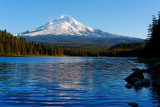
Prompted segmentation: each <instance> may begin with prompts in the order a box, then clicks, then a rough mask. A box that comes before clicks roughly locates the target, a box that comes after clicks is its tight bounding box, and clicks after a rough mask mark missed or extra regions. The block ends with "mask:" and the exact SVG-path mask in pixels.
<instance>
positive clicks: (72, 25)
mask: <svg viewBox="0 0 160 107" xmlns="http://www.w3.org/2000/svg"><path fill="white" fill-rule="evenodd" d="M38 35H75V36H88V37H110V38H115V37H121V36H118V35H115V34H110V33H107V32H106V31H102V30H99V29H93V28H91V27H88V26H85V25H83V24H81V23H79V22H78V21H76V20H75V19H73V18H72V17H71V16H69V15H62V16H61V17H59V18H57V19H55V20H54V21H50V22H48V23H47V24H45V25H43V26H41V27H39V28H37V29H35V30H29V31H26V32H22V33H19V34H17V36H38ZM122 37H123V36H122Z"/></svg>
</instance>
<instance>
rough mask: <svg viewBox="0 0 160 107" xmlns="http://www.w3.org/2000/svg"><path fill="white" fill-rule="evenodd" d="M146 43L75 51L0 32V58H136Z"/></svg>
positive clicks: (122, 44)
mask: <svg viewBox="0 0 160 107" xmlns="http://www.w3.org/2000/svg"><path fill="white" fill-rule="evenodd" d="M144 45H145V43H144V42H135V43H121V44H117V45H114V46H112V47H111V48H110V49H105V50H100V49H74V48H60V47H58V46H53V45H47V44H43V43H41V42H27V41H26V39H25V38H23V37H20V38H19V37H16V36H13V35H12V34H10V33H8V32H7V31H6V30H0V56H112V57H113V56H121V57H126V56H127V57H129V56H130V57H136V56H138V54H139V52H140V51H139V50H141V48H143V47H144Z"/></svg>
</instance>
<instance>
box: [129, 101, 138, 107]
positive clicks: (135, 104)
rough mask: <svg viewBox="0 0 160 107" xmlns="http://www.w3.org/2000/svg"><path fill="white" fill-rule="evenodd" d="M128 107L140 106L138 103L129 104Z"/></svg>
mask: <svg viewBox="0 0 160 107" xmlns="http://www.w3.org/2000/svg"><path fill="white" fill-rule="evenodd" d="M128 105H130V106H132V107H138V104H137V103H133V102H132V103H128Z"/></svg>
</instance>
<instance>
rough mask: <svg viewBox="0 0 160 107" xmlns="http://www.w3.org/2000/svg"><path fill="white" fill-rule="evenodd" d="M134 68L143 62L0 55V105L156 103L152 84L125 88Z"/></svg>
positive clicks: (109, 106)
mask: <svg viewBox="0 0 160 107" xmlns="http://www.w3.org/2000/svg"><path fill="white" fill-rule="evenodd" d="M135 67H136V68H137V67H138V68H145V64H143V63H138V61H137V59H136V58H120V57H114V58H112V57H0V106H16V107H17V106H27V107H28V106H38V107H39V106H92V107H93V106H95V107H100V106H105V107H129V106H128V103H129V102H136V103H138V104H139V107H152V106H158V105H159V94H158V93H157V92H155V91H154V89H153V87H152V86H150V87H147V88H145V87H143V88H142V89H134V88H132V89H127V88H126V87H125V84H126V82H125V81H124V78H125V77H127V76H128V75H129V74H131V72H132V68H135ZM145 76H146V78H147V75H145Z"/></svg>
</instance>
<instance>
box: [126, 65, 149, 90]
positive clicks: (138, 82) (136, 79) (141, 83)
mask: <svg viewBox="0 0 160 107" xmlns="http://www.w3.org/2000/svg"><path fill="white" fill-rule="evenodd" d="M132 70H133V71H134V72H133V73H132V74H130V75H129V76H128V77H126V78H125V81H126V82H128V83H127V84H126V85H125V87H127V88H132V87H134V88H142V87H148V86H150V81H149V80H148V79H145V78H144V75H143V73H145V72H147V71H146V70H145V69H142V70H141V69H138V68H135V69H132Z"/></svg>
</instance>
